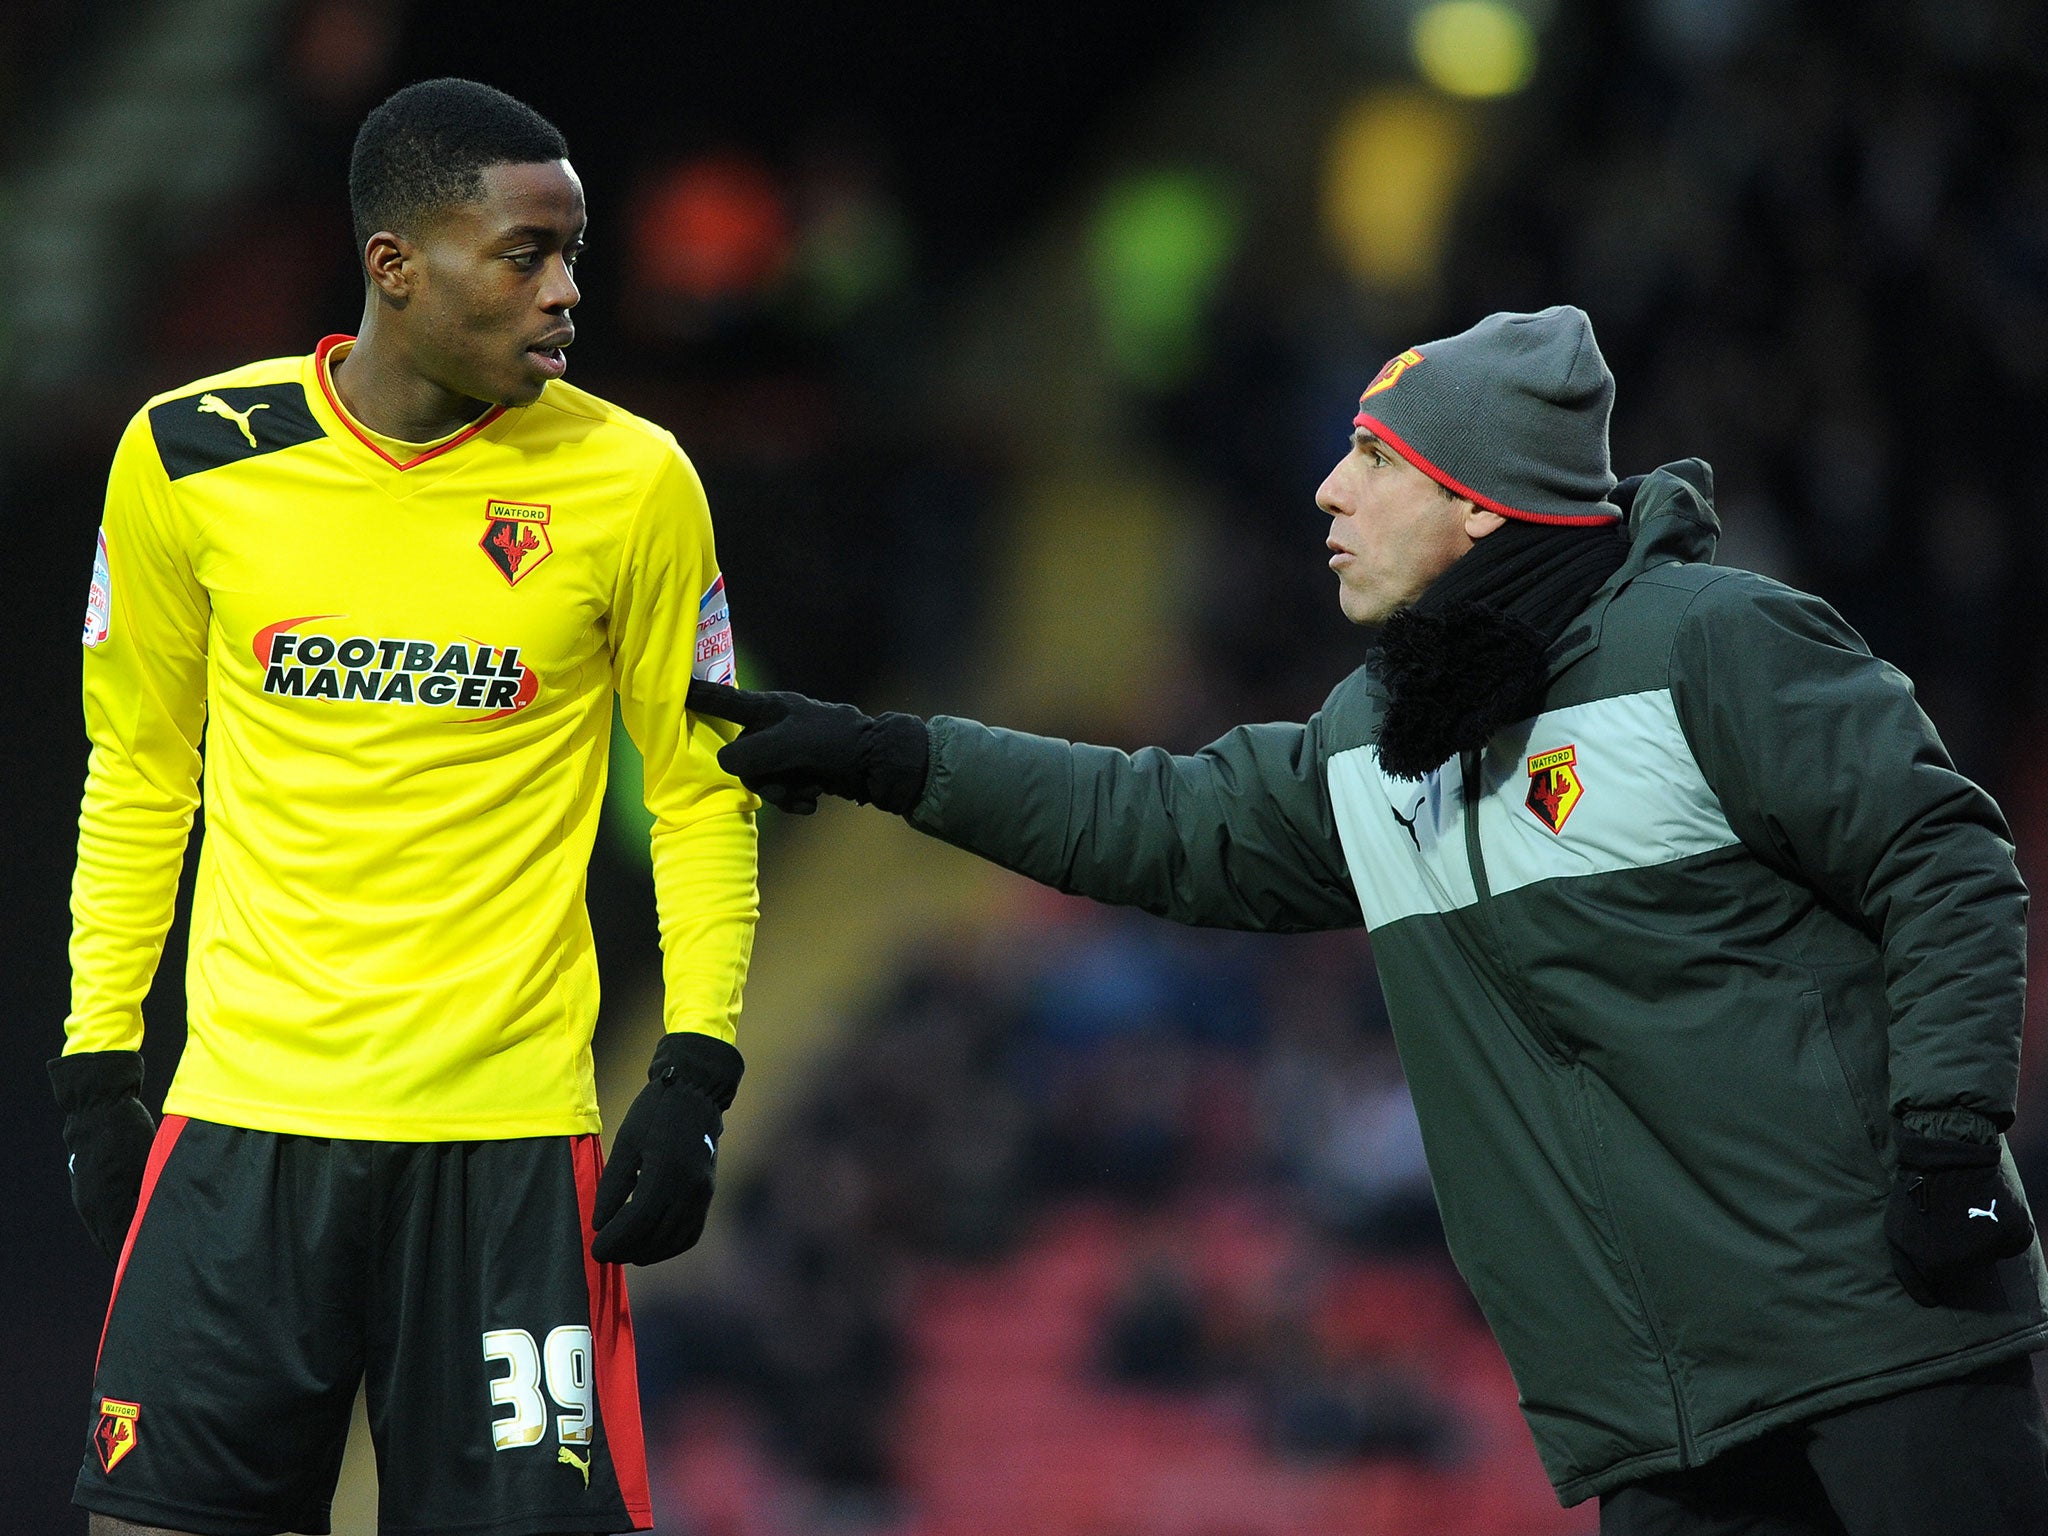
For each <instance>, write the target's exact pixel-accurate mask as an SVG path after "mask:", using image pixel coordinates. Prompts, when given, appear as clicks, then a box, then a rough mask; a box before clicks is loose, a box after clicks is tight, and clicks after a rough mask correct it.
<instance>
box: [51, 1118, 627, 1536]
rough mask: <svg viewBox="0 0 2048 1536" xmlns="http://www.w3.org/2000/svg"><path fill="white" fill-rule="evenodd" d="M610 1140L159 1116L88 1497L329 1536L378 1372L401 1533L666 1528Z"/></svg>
mask: <svg viewBox="0 0 2048 1536" xmlns="http://www.w3.org/2000/svg"><path fill="white" fill-rule="evenodd" d="M601 1162H602V1153H601V1152H600V1150H599V1147H598V1140H597V1138H596V1137H595V1136H552V1137H533V1138H525V1139H520V1140H512V1141H460V1142H382V1141H339V1140H331V1139H328V1138H325V1137H318V1136H286V1135H276V1134H272V1133H270V1132H267V1131H248V1130H238V1129H236V1128H234V1127H231V1126H224V1125H214V1124H210V1123H208V1122H206V1121H203V1120H187V1119H185V1118H183V1117H180V1116H175V1115H172V1116H166V1117H165V1119H164V1122H163V1125H162V1126H161V1127H160V1129H159V1130H158V1132H157V1139H156V1145H155V1147H154V1149H153V1150H152V1151H151V1153H150V1158H149V1171H148V1173H147V1175H146V1176H145V1178H144V1181H143V1186H142V1203H141V1207H140V1209H139V1210H138V1211H137V1212H136V1217H135V1224H134V1225H133V1226H132V1227H131V1228H130V1229H129V1233H128V1244H127V1248H126V1249H125V1250H124V1251H123V1253H122V1255H121V1262H120V1267H119V1268H118V1269H117V1270H116V1271H115V1274H114V1296H113V1300H112V1302H111V1303H110V1304H109V1306H108V1309H107V1322H106V1328H105V1331H104V1332H103V1333H102V1334H101V1337H100V1355H99V1365H98V1369H97V1374H96V1376H95V1378H94V1381H93V1396H92V1404H91V1417H92V1432H91V1441H90V1444H89V1445H88V1447H87V1450H86V1455H85V1466H84V1469H83V1470H82V1471H81V1472H80V1473H79V1478H78V1488H77V1492H76V1493H75V1495H74V1499H75V1501H76V1502H77V1503H79V1504H82V1505H84V1506H85V1507H86V1508H87V1509H91V1510H97V1511H99V1512H100V1513H102V1514H108V1515H116V1516H119V1517H120V1518H121V1519H124V1520H131V1521H135V1522H137V1523H140V1524H144V1525H158V1526H169V1527H171V1528H172V1529H174V1530H179V1531H191V1532H196V1533H199V1536H271V1533H276V1532H282V1531H302V1532H324V1531H326V1530H327V1529H328V1528H329V1527H328V1518H329V1517H328V1508H329V1505H330V1504H331V1502H332V1500H333V1497H334V1484H335V1479H336V1477H337V1476H338V1474H339V1472H340V1469H341V1453H342V1447H343V1444H344V1442H345V1441H346V1439H347V1436H348V1425H349V1416H350V1413H351V1411H352V1410H353V1407H354V1403H355V1395H356V1387H357V1384H358V1383H359V1382H365V1381H366V1382H367V1385H368V1394H369V1407H370V1427H371V1430H372V1432H373V1435H374V1438H375V1441H376V1449H377V1468H378V1481H379V1484H380V1488H381V1498H380V1501H379V1504H380V1508H379V1522H378V1524H379V1529H380V1531H382V1532H384V1533H385V1536H397V1533H402V1532H417V1533H421V1536H425V1533H428V1532H432V1533H435V1536H455V1533H463V1532H474V1533H478V1536H485V1533H488V1536H541V1533H551V1532H558V1531H572V1532H573V1531H593V1532H596V1531H636V1530H647V1529H650V1528H651V1527H652V1525H653V1520H652V1518H651V1516H650V1514H649V1510H648V1493H647V1465H646V1453H645V1449H644V1446H643V1443H642V1440H641V1433H640V1393H639V1383H638V1381H637V1379H636V1377H635V1368H634V1358H633V1324H632V1318H631V1316H630V1315H629V1313H628V1311H627V1307H626V1288H625V1277H624V1274H623V1272H622V1271H621V1270H620V1269H619V1267H618V1266H617V1265H612V1264H598V1263H595V1262H594V1261H592V1260H591V1258H590V1256H589V1255H590V1210H591V1202H592V1199H593V1197H594V1195H595V1193H596V1189H597V1177H598V1173H599V1170H600V1166H601Z"/></svg>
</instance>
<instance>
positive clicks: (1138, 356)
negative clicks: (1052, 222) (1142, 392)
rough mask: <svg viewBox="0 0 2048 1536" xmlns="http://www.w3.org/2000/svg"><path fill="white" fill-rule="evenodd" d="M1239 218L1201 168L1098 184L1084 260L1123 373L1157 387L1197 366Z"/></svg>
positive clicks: (1110, 345)
mask: <svg viewBox="0 0 2048 1536" xmlns="http://www.w3.org/2000/svg"><path fill="white" fill-rule="evenodd" d="M1237 225H1238V218H1237V211H1236V207H1235V205H1234V203H1233V201H1232V199H1231V197H1230V196H1229V194H1228V193H1227V192H1226V191H1225V190H1224V189H1223V187H1222V186H1221V185H1219V183H1218V181H1217V179H1216V178H1215V177H1214V176H1213V175H1210V174H1207V173H1205V172H1204V171H1201V170H1198V169H1192V168H1180V169H1174V170H1160V171H1148V172H1142V173H1139V174H1136V175H1130V176H1124V177H1120V178H1118V179H1117V180H1115V181H1113V182H1111V183H1110V185H1109V186H1108V187H1106V188H1105V189H1104V191H1103V194H1102V200H1101V203H1100V205H1099V207H1098V208H1097V210H1096V214H1095V222H1094V227H1093V229H1092V230H1091V231H1090V238H1089V258H1090V261H1089V265H1090V270H1091V276H1092V277H1093V279H1094V286H1095V298H1096V303H1097V306H1098V313H1099V314H1100V316H1101V320H1102V325H1103V329H1104V336H1105V340H1106V341H1107V344H1108V351H1109V356H1110V359H1111V361H1112V363H1113V366H1114V367H1115V368H1116V370H1117V372H1118V373H1120V374H1121V375H1122V376H1123V377H1124V378H1125V379H1126V380H1128V381H1129V382H1131V383H1133V384H1136V385H1138V386H1140V387H1142V388H1148V389H1163V388H1166V387H1168V386H1171V385H1174V384H1178V383H1181V382H1182V381H1184V380H1185V379H1186V378H1187V377H1188V375H1189V374H1190V373H1191V372H1192V371H1193V370H1194V369H1195V367H1196V366H1197V365H1198V364H1199V363H1200V361H1201V348H1202V336H1201V331H1202V324H1203V322H1204V320H1205V319H1206V318H1207V312H1208V308H1209V305H1210V302H1211V301H1212V300H1213V299H1214V297H1215V294H1216V290H1217V287H1218V285H1219V284H1220V283H1221V282H1222V279H1223V276H1224V273H1225V271H1226V270H1227V268H1228V266H1229V263H1230V258H1231V256H1232V254H1233V253H1234V252H1235V250H1236V249H1237V243H1238V230H1237Z"/></svg>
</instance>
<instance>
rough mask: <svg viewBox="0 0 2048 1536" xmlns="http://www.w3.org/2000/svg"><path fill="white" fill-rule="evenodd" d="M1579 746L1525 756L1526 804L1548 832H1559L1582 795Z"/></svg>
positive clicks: (1583, 788) (1583, 791) (1583, 790)
mask: <svg viewBox="0 0 2048 1536" xmlns="http://www.w3.org/2000/svg"><path fill="white" fill-rule="evenodd" d="M1578 763H1579V749H1578V747H1577V746H1576V745H1574V746H1569V747H1559V748H1557V749H1556V750H1555V751H1553V752H1538V753H1537V754H1536V755H1535V756H1534V757H1532V758H1530V759H1529V798H1528V800H1527V802H1526V803H1527V805H1528V807H1529V809H1530V810H1531V811H1533V812H1534V813H1535V815H1536V819H1537V820H1538V821H1540V822H1542V823H1543V825H1544V826H1546V827H1548V828H1549V829H1550V830H1551V831H1552V832H1562V831H1563V830H1564V824H1565V822H1566V821H1568V820H1569V819H1570V818H1571V814H1572V808H1573V807H1574V806H1576V805H1577V804H1578V803H1579V797H1580V796H1581V795H1583V794H1585V792H1586V790H1585V786H1584V785H1583V784H1581V783H1580V782H1579V767H1578Z"/></svg>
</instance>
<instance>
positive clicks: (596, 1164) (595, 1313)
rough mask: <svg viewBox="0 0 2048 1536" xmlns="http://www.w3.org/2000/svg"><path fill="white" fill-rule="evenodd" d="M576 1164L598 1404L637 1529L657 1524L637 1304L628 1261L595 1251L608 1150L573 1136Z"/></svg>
mask: <svg viewBox="0 0 2048 1536" xmlns="http://www.w3.org/2000/svg"><path fill="white" fill-rule="evenodd" d="M569 1147H570V1156H571V1157H572V1159H573V1160H574V1162H575V1165H576V1204H577V1206H578V1208H579V1209H580V1210H581V1212H582V1215H583V1275H584V1279H585V1281H586V1282H587V1283H588V1285H589V1288H590V1341H591V1352H592V1353H593V1354H595V1355H596V1357H597V1359H596V1362H595V1365H594V1367H593V1369H594V1371H595V1374H596V1378H597V1407H598V1412H599V1414H601V1415H602V1416H603V1419H604V1438H605V1443H606V1444H607V1445H608V1446H610V1447H611V1453H612V1470H613V1471H614V1472H616V1473H618V1476H619V1492H620V1494H621V1495H622V1496H623V1497H624V1498H625V1501H626V1513H627V1514H629V1515H631V1516H632V1517H633V1522H634V1524H633V1529H634V1530H636V1531H651V1530H653V1529H654V1500H653V1498H652V1496H651V1495H650V1494H649V1493H648V1489H647V1441H646V1439H645V1437H644V1435H643V1433H642V1431H641V1428H640V1365H639V1361H638V1359H637V1357H636V1356H635V1355H634V1353H633V1309H632V1308H631V1307H630V1306H629V1305H628V1304H627V1301H626V1271H625V1268H624V1266H623V1265H618V1264H600V1263H598V1262H597V1260H595V1259H593V1258H592V1257H591V1256H590V1241H591V1239H592V1237H594V1236H595V1235H596V1229H595V1228H594V1227H593V1226H592V1225H591V1221H590V1215H591V1211H592V1210H593V1209H594V1208H595V1207H596V1204H597V1178H598V1175H599V1174H600V1173H602V1172H603V1171H604V1151H603V1149H602V1148H601V1147H600V1146H599V1144H598V1139H597V1137H595V1136H572V1137H570V1138H569Z"/></svg>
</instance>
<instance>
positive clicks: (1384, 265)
mask: <svg viewBox="0 0 2048 1536" xmlns="http://www.w3.org/2000/svg"><path fill="white" fill-rule="evenodd" d="M1475 148H1476V141H1475V135H1474V132H1473V125H1472V122H1471V114H1470V113H1469V111H1468V110H1467V109H1465V108H1463V107H1460V106H1457V105H1455V104H1454V103H1451V102H1448V101H1445V100H1444V99H1443V98H1442V97H1441V96H1432V95H1430V94H1428V93H1427V92H1425V91H1419V90H1416V89H1414V88H1413V87H1409V88H1405V89H1395V90H1383V91H1375V92H1373V93H1372V94H1370V95H1368V96H1365V97H1362V98H1361V99H1360V100H1358V101H1356V102H1354V103H1353V104H1352V105H1351V106H1350V107H1349V108H1347V109H1346V110H1345V111H1344V113H1343V114H1342V115H1341V116H1340V117H1339V118H1338V119H1337V122H1336V124H1335V126H1334V127H1333V128H1332V129H1331V132H1330V139H1329V145H1328V148H1327V150H1326V151H1325V154H1326V158H1325V160H1324V163H1323V197H1322V213H1323V231H1324V234H1325V236H1326V237H1327V238H1328V240H1329V242H1330V245H1331V248H1332V249H1333V250H1334V251H1335V252H1336V254H1337V255H1338V257H1339V258H1340V259H1341V260H1342V261H1343V263H1344V265H1345V266H1346V267H1347V268H1349V269H1350V271H1351V274H1352V275H1353V276H1354V277H1356V278H1358V279H1359V280H1360V281H1361V282H1364V283H1367V284H1370V285H1371V286H1373V287H1375V288H1381V289H1387V290H1393V291H1400V290H1411V289H1415V288H1419V287H1422V286H1424V285H1426V284H1427V283H1428V282H1429V281H1430V279H1431V278H1432V277H1434V276H1435V274H1436V270H1437V267H1438V264H1439V262H1440V260H1441V258H1442V254H1443V244H1444V238H1445V236H1446V235H1447V234H1448V233H1449V231H1450V217H1451V213H1452V210H1453V209H1454V208H1455V207H1456V204H1457V198H1458V194H1459V192H1460V191H1461V190H1463V188H1464V185H1465V181H1466V178H1467V176H1468V175H1469V174H1470V172H1471V169H1472V163H1473V151H1474V149H1475Z"/></svg>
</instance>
